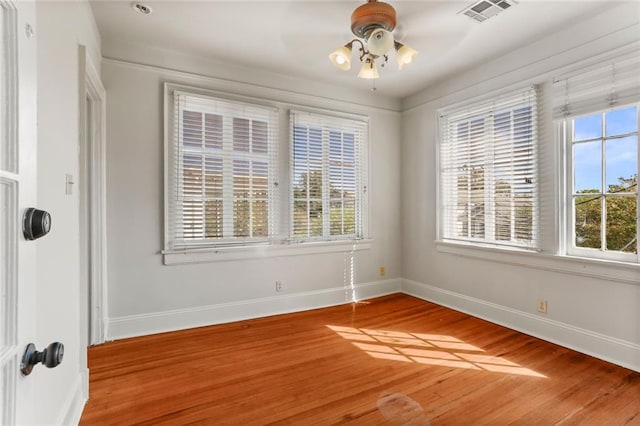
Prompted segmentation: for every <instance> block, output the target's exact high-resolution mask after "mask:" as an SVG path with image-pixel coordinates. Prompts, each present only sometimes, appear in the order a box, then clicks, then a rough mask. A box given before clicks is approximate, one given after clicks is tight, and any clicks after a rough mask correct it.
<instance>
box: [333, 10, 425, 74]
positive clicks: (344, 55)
mask: <svg viewBox="0 0 640 426" xmlns="http://www.w3.org/2000/svg"><path fill="white" fill-rule="evenodd" d="M395 27H396V10H395V9H394V8H393V6H391V5H390V4H388V3H385V2H382V1H378V0H367V3H365V4H363V5H360V6H358V7H357V8H356V9H355V10H354V11H353V13H352V14H351V32H352V33H353V34H354V35H355V36H356V37H357V38H354V39H353V40H351V41H350V42H348V43H347V44H345V45H344V46H341V47H339V48H337V49H336V50H335V51H333V53H331V54H330V55H329V60H330V61H331V63H332V64H333V65H334V66H335V67H336V68H338V69H341V70H343V71H348V70H350V69H351V56H352V49H353V44H354V43H357V44H359V45H360V48H359V59H360V62H361V63H362V65H361V68H360V72H359V73H358V77H359V78H366V79H376V78H378V77H379V73H378V69H377V66H376V60H379V59H380V60H381V62H382V63H381V65H380V66H381V67H384V65H385V64H386V63H387V62H388V60H389V53H390V52H391V51H392V50H394V49H395V51H396V59H397V61H398V68H399V69H401V70H402V69H403V68H404V67H405V66H407V65H408V64H410V63H411V62H412V61H413V60H414V59H415V57H416V55H417V54H418V52H417V51H416V50H415V49H412V48H411V47H409V46H407V45H405V44H402V43H400V42H399V41H397V40H394V37H393V34H392V33H391V32H392V31H393V30H394V28H395Z"/></svg>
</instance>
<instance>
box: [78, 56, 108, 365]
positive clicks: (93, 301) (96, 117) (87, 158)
mask: <svg viewBox="0 0 640 426" xmlns="http://www.w3.org/2000/svg"><path fill="white" fill-rule="evenodd" d="M79 64H80V70H79V71H80V72H79V75H80V76H81V78H80V86H81V87H80V88H79V89H80V90H79V99H80V108H79V111H80V138H79V139H80V168H79V170H80V176H79V178H80V179H79V182H80V185H79V191H80V255H81V259H80V287H81V288H80V297H81V298H82V300H81V301H80V302H81V306H87V309H86V310H81V313H80V315H81V318H80V324H81V328H82V331H81V333H82V336H86V341H87V345H96V344H100V343H104V342H105V340H106V339H107V296H106V291H107V234H106V167H105V163H106V145H105V144H106V104H105V102H106V92H105V89H104V87H103V85H102V82H101V81H100V77H99V74H98V72H97V71H96V68H95V66H94V65H93V63H92V61H91V58H90V57H89V56H88V54H87V50H86V48H85V46H79ZM82 76H84V78H82ZM83 340H85V339H84V338H83ZM85 356H86V354H85ZM85 365H86V364H85Z"/></svg>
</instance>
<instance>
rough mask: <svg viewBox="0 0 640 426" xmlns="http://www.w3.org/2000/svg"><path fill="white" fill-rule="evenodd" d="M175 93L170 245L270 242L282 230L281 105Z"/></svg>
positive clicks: (168, 220)
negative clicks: (278, 208)
mask: <svg viewBox="0 0 640 426" xmlns="http://www.w3.org/2000/svg"><path fill="white" fill-rule="evenodd" d="M172 94H173V96H172V98H173V108H172V114H173V117H172V119H170V120H168V125H169V134H170V138H169V139H168V146H167V157H166V161H167V185H166V186H167V195H166V197H167V200H168V203H167V209H166V211H167V213H166V215H167V217H166V221H165V223H166V228H167V231H166V246H167V247H166V248H167V249H169V250H176V249H186V248H194V247H206V246H216V245H228V244H242V245H246V244H253V243H261V242H269V241H270V240H271V239H272V238H273V237H274V236H275V234H276V229H275V220H274V216H275V209H276V206H277V201H276V198H277V186H278V185H277V156H276V153H277V140H278V139H277V129H278V121H277V110H276V109H275V108H271V107H264V106H259V105H252V104H246V103H239V102H232V101H228V100H224V99H216V98H211V97H207V96H202V95H197V94H191V93H184V92H180V91H178V90H174V91H173V92H172Z"/></svg>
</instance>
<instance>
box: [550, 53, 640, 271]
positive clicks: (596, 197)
mask: <svg viewBox="0 0 640 426" xmlns="http://www.w3.org/2000/svg"><path fill="white" fill-rule="evenodd" d="M639 65H640V57H637V56H636V57H633V56H631V57H619V58H615V59H613V60H611V61H608V62H606V63H601V64H597V65H595V66H594V67H592V68H591V69H586V70H581V71H580V72H578V73H575V74H572V75H569V76H567V77H564V78H558V79H556V81H555V82H554V103H555V105H554V118H556V120H557V121H556V122H557V126H558V129H559V130H560V134H561V135H562V136H563V137H564V140H565V144H564V147H565V150H566V151H565V152H566V155H565V158H566V167H565V170H566V188H567V190H566V197H565V199H566V206H567V208H566V209H565V212H564V219H565V223H566V231H565V234H566V239H565V246H566V253H567V254H570V255H578V256H585V257H596V258H601V259H609V260H618V261H625V262H631V263H639V257H638V248H639V247H640V246H639V243H638V226H639V225H638V224H639V220H640V218H639V216H638V194H639V192H638V162H639V159H638V151H639V149H638V147H639V144H638V114H639V109H640V104H638V100H639V99H640V79H639V78H638V74H637V69H638V66H639Z"/></svg>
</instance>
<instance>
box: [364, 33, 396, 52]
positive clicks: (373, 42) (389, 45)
mask: <svg viewBox="0 0 640 426" xmlns="http://www.w3.org/2000/svg"><path fill="white" fill-rule="evenodd" d="M393 43H394V41H393V34H391V32H389V31H387V30H385V29H384V28H376V29H375V30H373V31H372V32H371V34H370V35H369V38H368V39H367V48H368V49H369V53H371V54H372V55H376V56H382V55H384V54H386V53H387V52H388V51H390V50H391V49H393Z"/></svg>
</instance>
